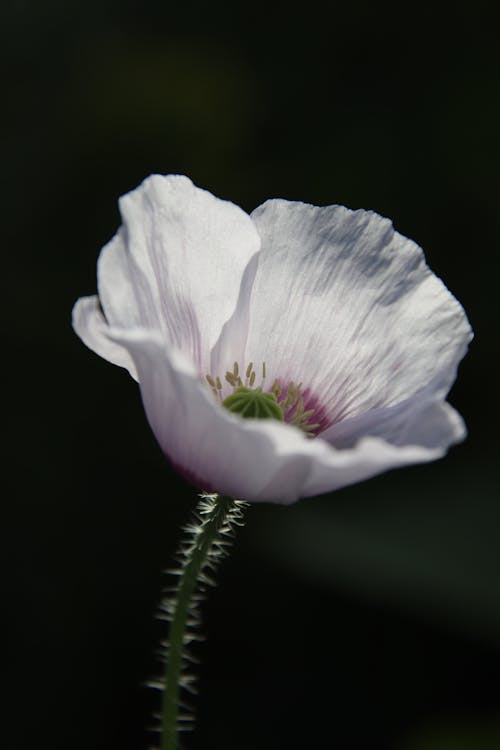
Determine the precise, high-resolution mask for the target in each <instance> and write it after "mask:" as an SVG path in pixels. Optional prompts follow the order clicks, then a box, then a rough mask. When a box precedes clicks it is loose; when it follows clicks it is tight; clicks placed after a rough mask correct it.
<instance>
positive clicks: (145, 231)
mask: <svg viewBox="0 0 500 750" xmlns="http://www.w3.org/2000/svg"><path fill="white" fill-rule="evenodd" d="M120 211H121V215H122V219H123V227H122V228H121V230H120V232H119V233H118V235H117V236H116V237H115V238H114V240H112V242H111V243H109V244H108V245H107V246H106V247H105V248H104V249H103V252H102V256H101V258H100V261H99V268H98V276H99V296H100V298H101V300H102V304H103V309H104V313H105V315H106V318H107V319H108V322H109V323H110V324H111V325H113V326H116V327H119V328H124V329H126V328H129V327H130V326H131V325H138V326H142V327H144V328H151V329H156V330H160V331H162V332H163V334H164V336H165V337H166V339H167V340H168V342H169V343H170V344H171V345H172V346H174V347H175V348H176V349H178V350H179V351H182V352H183V353H184V354H185V355H187V356H188V357H189V358H190V359H191V360H192V361H193V362H194V363H195V365H196V367H197V369H198V370H199V372H201V373H202V374H205V373H207V372H209V371H210V368H211V362H210V353H211V350H212V348H213V347H214V346H215V344H216V342H217V340H218V339H219V337H220V335H221V332H222V329H223V326H224V324H225V323H226V322H227V321H228V320H229V319H230V318H231V316H233V314H234V312H235V309H236V306H237V302H238V298H239V294H240V286H241V284H242V279H243V275H244V273H245V269H246V268H247V266H248V264H249V263H250V261H251V259H252V258H253V256H254V255H255V254H256V253H258V251H259V248H260V238H259V235H258V233H257V231H256V229H255V226H254V224H253V222H252V220H251V219H250V217H249V216H248V214H246V213H245V212H244V211H243V210H242V209H240V208H239V207H238V206H236V205H234V204H233V203H230V202H229V201H224V200H220V199H219V198H216V197H214V196H213V195H212V194H211V193H209V192H207V191H206V190H202V189H200V188H197V187H195V186H194V185H193V183H192V182H191V180H189V179H188V178H187V177H183V176H180V175H169V176H160V175H153V176H151V177H149V178H148V179H146V180H145V181H144V182H143V183H142V185H140V187H138V188H137V189H136V190H133V191H132V192H130V193H128V194H127V195H125V196H123V197H122V198H121V199H120ZM245 334H246V331H245Z"/></svg>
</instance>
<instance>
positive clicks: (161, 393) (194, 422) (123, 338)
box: [73, 175, 472, 503]
mask: <svg viewBox="0 0 500 750" xmlns="http://www.w3.org/2000/svg"><path fill="white" fill-rule="evenodd" d="M120 210H121V215H122V219H123V225H122V226H121V228H120V229H119V231H118V233H117V234H116V235H115V237H114V238H113V239H112V240H111V242H110V243H109V244H108V245H106V246H105V247H104V249H103V250H102V252H101V254H100V257H99V261H98V289H99V296H98V297H97V296H93V297H84V298H82V299H80V300H78V302H77V303H76V305H75V308H74V311H73V324H74V328H75V330H76V332H77V333H78V335H79V336H80V337H81V338H82V339H83V341H84V342H85V343H86V344H87V346H89V347H90V348H91V349H93V350H94V351H95V352H97V353H98V354H100V355H101V356H102V357H104V358H105V359H107V360H109V361H110V362H113V363H114V364H117V365H121V366H122V367H125V368H127V369H128V371H129V372H130V374H131V375H132V376H133V377H134V378H135V379H136V380H138V382H139V385H140V389H141V393H142V398H143V402H144V406H145V410H146V414H147V416H148V419H149V422H150V424H151V427H152V429H153V432H154V434H155V436H156V438H157V440H158V442H159V444H160V446H161V448H162V449H163V451H164V452H165V454H166V455H167V456H168V457H169V459H170V461H171V462H172V464H173V465H174V466H175V467H176V468H177V469H178V470H179V471H180V472H181V473H182V474H183V475H184V476H186V477H187V478H188V479H190V480H191V481H192V482H193V483H195V484H196V485H198V486H199V487H202V488H203V489H205V490H207V491H212V492H218V493H222V494H224V495H230V496H232V497H237V498H240V499H244V500H249V501H259V500H270V501H274V502H280V503H291V502H294V501H296V500H297V499H298V498H300V497H306V496H310V495H317V494H320V493H323V492H329V491H331V490H335V489H337V488H339V487H343V486H345V485H348V484H352V483H354V482H359V481H361V480H364V479H367V478H368V477H371V476H373V475H375V474H379V473H380V472H382V471H386V470H387V469H391V468H393V467H397V466H403V465H406V464H415V463H419V462H424V461H431V460H433V459H436V458H439V457H440V456H442V455H443V454H444V453H445V452H446V450H447V448H448V447H449V446H450V445H451V444H453V443H456V442H458V441H460V440H462V439H463V438H464V436H465V427H464V424H463V422H462V419H461V417H460V416H459V415H458V414H457V412H456V411H455V410H454V409H453V408H452V407H451V406H450V405H449V404H448V403H446V402H445V398H446V395H447V393H448V391H449V389H450V386H451V384H452V383H453V381H454V379H455V376H456V369H457V365H458V363H459V361H460V359H461V358H462V357H463V355H464V354H465V351H466V348H467V343H468V342H469V340H470V339H471V336H472V334H471V329H470V327H469V325H468V322H467V319H466V316H465V314H464V311H463V309H462V307H461V306H460V304H459V303H458V302H457V300H456V299H455V298H454V297H453V296H452V295H451V294H450V292H449V291H448V290H447V289H446V287H445V286H444V284H443V283H442V282H441V281H440V280H439V279H438V278H437V277H436V276H434V274H433V273H432V272H431V271H430V270H429V268H428V267H427V266H426V264H425V260H424V256H423V253H422V250H421V249H420V248H419V247H418V246H417V245H416V244H415V243H414V242H412V241H411V240H408V239H406V238H405V237H403V236H402V235H400V234H398V233H397V232H395V231H394V229H393V227H392V224H391V222H390V221H389V220H387V219H384V218H382V217H380V216H378V215H377V214H375V213H373V212H371V211H363V210H358V211H351V210H349V209H347V208H344V207H342V206H326V207H317V206H311V205H308V204H305V203H298V202H291V201H286V200H269V201H267V202H266V203H264V204H263V205H262V206H260V207H259V208H257V209H256V210H255V211H254V212H253V213H252V214H251V215H248V214H246V213H245V212H244V211H242V210H241V209H240V208H238V207H237V206H235V205H234V204H232V203H229V202H227V201H223V200H219V199H218V198H215V197H214V196H213V195H211V194H210V193H208V192H206V191H205V190H201V189H199V188H197V187H195V186H194V185H193V184H192V182H191V181H190V180H189V179H188V178H186V177H182V176H167V177H163V176H158V175H154V176H152V177H149V178H148V179H147V180H145V181H144V182H143V184H142V185H141V186H140V187H139V188H137V189H136V190H134V191H132V192H130V193H128V194H127V195H125V196H124V197H122V198H121V200H120ZM235 363H237V364H235ZM252 363H253V364H252ZM245 386H246V388H245ZM233 392H235V395H232V394H233ZM266 394H267V395H266ZM223 402H224V404H223ZM242 412H243V413H244V414H246V415H247V416H258V415H259V413H260V416H269V417H275V418H268V419H248V418H245V417H244V416H241V413H242ZM261 412H262V413H261ZM311 438H314V439H311Z"/></svg>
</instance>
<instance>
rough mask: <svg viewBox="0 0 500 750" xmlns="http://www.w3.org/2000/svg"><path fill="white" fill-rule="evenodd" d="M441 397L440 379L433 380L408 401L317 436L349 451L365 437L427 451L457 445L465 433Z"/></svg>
mask: <svg viewBox="0 0 500 750" xmlns="http://www.w3.org/2000/svg"><path fill="white" fill-rule="evenodd" d="M444 395H445V394H444V388H443V383H442V379H441V378H440V377H437V378H434V380H433V381H431V382H430V383H429V384H428V385H427V386H426V387H425V388H423V389H422V390H420V391H419V392H418V393H416V394H414V395H413V396H411V397H410V398H408V399H405V400H404V401H400V402H399V403H398V404H394V405H393V406H383V407H380V408H378V409H370V410H369V411H367V412H363V413H361V414H357V415H356V416H354V417H348V418H347V419H344V420H342V421H340V422H336V423H334V424H332V425H331V426H330V427H328V429H326V430H325V431H324V432H322V433H321V437H322V439H323V440H326V441H327V442H329V443H331V444H332V445H333V446H335V448H340V449H345V448H351V447H353V446H354V445H355V444H356V443H357V442H358V440H360V439H361V438H363V437H367V436H370V437H380V438H382V439H383V440H385V441H386V442H388V443H391V444H392V445H405V444H406V443H408V442H410V441H413V442H415V443H417V444H418V445H424V446H426V447H428V448H435V447H436V446H440V445H451V444H454V443H457V442H460V441H461V440H463V439H464V438H465V436H466V434H467V431H466V428H465V424H464V422H463V420H462V418H461V416H460V415H459V414H458V412H456V411H455V410H454V409H453V407H452V406H451V405H450V404H448V403H445V402H444ZM422 414H423V415H425V416H424V417H422ZM436 419H438V422H436Z"/></svg>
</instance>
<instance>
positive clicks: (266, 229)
mask: <svg viewBox="0 0 500 750" xmlns="http://www.w3.org/2000/svg"><path fill="white" fill-rule="evenodd" d="M252 219H253V220H254V222H255V225H256V227H257V229H258V231H259V234H260V236H261V239H262V250H261V255H260V258H259V268H258V271H257V275H256V279H255V283H254V285H253V290H252V299H251V306H250V323H249V334H248V339H247V354H246V356H247V359H252V360H255V359H256V358H261V359H263V360H265V361H266V364H267V367H268V371H269V372H270V374H271V376H272V377H279V378H280V379H281V380H282V381H283V380H284V381H286V380H294V381H295V382H297V381H302V382H303V384H304V386H306V387H307V388H309V389H310V393H311V394H312V395H313V397H315V398H316V399H317V401H318V402H319V403H321V404H322V405H323V406H325V407H326V408H327V411H328V414H329V418H330V421H331V422H332V423H335V422H339V421H340V420H343V419H346V418H349V417H351V418H352V417H355V416H356V415H359V414H363V413H365V412H367V411H370V410H373V409H377V408H381V407H388V406H392V405H395V404H397V403H399V402H402V401H404V400H406V399H408V398H409V397H411V396H412V395H413V394H415V393H417V392H418V391H420V390H421V389H422V388H424V387H425V386H426V385H427V384H428V383H429V382H431V381H432V380H433V379H435V378H438V379H439V380H440V384H441V388H442V390H443V392H444V393H446V392H447V391H448V390H449V387H450V385H451V383H452V382H453V380H454V378H455V375H456V368H457V364H458V362H459V361H460V359H461V358H462V357H463V355H464V354H465V351H466V348H467V343H468V342H469V340H470V339H471V330H470V327H469V324H468V322H467V319H466V316H465V313H464V311H463V309H462V307H461V306H460V304H459V303H458V302H457V300H456V299H455V298H454V297H453V296H452V295H451V294H450V292H449V291H448V290H447V289H446V287H445V286H444V284H443V283H442V282H441V281H440V280H439V279H438V278H437V277H436V276H435V275H434V274H433V273H432V272H431V271H430V269H429V268H428V267H427V265H426V263H425V259H424V255H423V252H422V250H421V249H420V248H419V247H418V245H416V244H415V243H414V242H412V241H411V240H408V239H406V238H405V237H403V236H402V235H400V234H399V233H397V232H395V231H394V229H393V227H392V224H391V222H390V221H389V220H388V219H384V218H382V217H381V216H378V215H377V214H375V213H373V212H369V211H363V210H358V211H351V210H349V209H347V208H344V207H342V206H326V207H316V206H311V205H307V204H304V203H295V202H289V201H284V200H271V201H268V202H267V203H265V204H263V205H262V206H260V207H259V208H258V209H256V210H255V211H254V212H253V213H252Z"/></svg>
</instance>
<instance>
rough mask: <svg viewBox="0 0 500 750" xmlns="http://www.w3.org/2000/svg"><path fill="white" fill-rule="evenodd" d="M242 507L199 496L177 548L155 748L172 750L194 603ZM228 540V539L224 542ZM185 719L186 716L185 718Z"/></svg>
mask: <svg viewBox="0 0 500 750" xmlns="http://www.w3.org/2000/svg"><path fill="white" fill-rule="evenodd" d="M244 506H246V503H244V502H242V501H240V500H232V499H231V498H228V497H224V496H221V495H206V494H205V495H201V500H200V502H199V504H198V506H197V508H196V511H195V519H194V522H193V523H191V524H189V525H188V526H187V527H186V528H185V531H186V532H187V534H188V539H187V540H186V541H185V542H183V543H182V544H181V548H180V553H179V563H180V568H179V569H177V570H175V571H173V572H174V573H176V574H177V575H179V580H178V584H177V586H176V588H175V590H174V594H173V596H172V597H170V598H167V599H166V600H165V601H164V602H163V603H162V607H161V608H162V610H163V612H164V613H165V614H166V616H167V619H169V620H170V623H171V625H170V636H169V642H168V646H167V660H166V669H165V686H164V691H163V701H162V734H161V746H160V750H176V749H177V736H178V732H179V729H180V724H179V720H180V719H182V718H184V717H180V716H179V705H180V692H181V688H185V689H187V690H189V689H190V683H191V681H192V679H193V678H192V677H191V676H190V675H187V674H185V673H184V671H183V670H184V666H185V660H186V658H187V654H186V645H187V644H188V643H189V642H190V641H191V640H194V639H195V638H196V635H195V634H194V633H193V632H192V631H191V628H192V627H193V626H196V625H198V624H199V613H198V605H199V601H200V598H202V597H201V596H200V594H202V593H203V591H204V590H205V587H206V585H211V584H213V581H212V580H211V578H210V577H209V576H208V575H207V571H213V570H214V569H215V568H216V565H217V563H218V561H219V560H220V559H221V558H222V557H224V556H225V555H226V554H227V552H226V550H227V547H228V546H229V545H230V543H231V542H230V538H231V536H232V535H233V534H234V530H233V527H234V525H242V521H241V519H242V509H243V507H244ZM228 537H229V538H228ZM187 718H188V720H189V719H190V717H187Z"/></svg>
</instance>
